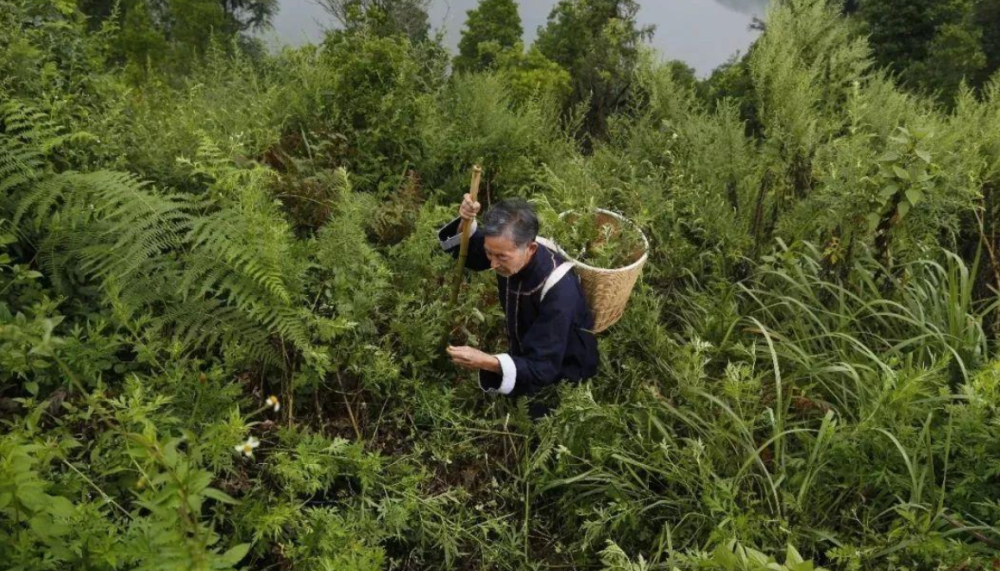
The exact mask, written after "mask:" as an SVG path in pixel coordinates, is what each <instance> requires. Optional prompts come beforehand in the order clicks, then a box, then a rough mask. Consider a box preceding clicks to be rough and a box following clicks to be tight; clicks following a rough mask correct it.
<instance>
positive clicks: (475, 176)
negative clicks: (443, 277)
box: [449, 165, 483, 309]
mask: <svg viewBox="0 0 1000 571" xmlns="http://www.w3.org/2000/svg"><path fill="white" fill-rule="evenodd" d="M482 175H483V169H481V168H479V165H475V166H473V167H472V183H471V184H470V185H469V196H470V197H472V202H476V200H478V196H479V179H480V178H481V177H482ZM461 226H462V229H461V233H462V241H461V242H460V246H459V249H458V265H457V266H456V267H455V277H454V278H453V279H454V281H453V282H452V285H451V303H450V305H449V307H450V308H452V309H454V308H455V304H456V303H458V291H459V290H460V289H461V288H462V276H463V275H464V273H465V272H464V270H465V260H466V258H468V257H469V230H470V228H471V227H472V224H470V223H469V221H468V220H465V219H463V220H462V222H461Z"/></svg>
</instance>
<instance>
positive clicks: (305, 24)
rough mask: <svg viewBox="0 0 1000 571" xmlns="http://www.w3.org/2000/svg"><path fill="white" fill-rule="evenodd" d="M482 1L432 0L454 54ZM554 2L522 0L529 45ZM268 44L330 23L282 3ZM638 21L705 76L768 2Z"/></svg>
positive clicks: (300, 3) (655, 0)
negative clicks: (469, 12)
mask: <svg viewBox="0 0 1000 571" xmlns="http://www.w3.org/2000/svg"><path fill="white" fill-rule="evenodd" d="M478 3H479V2H478V0H433V1H432V3H431V8H430V17H431V25H432V26H433V27H435V28H443V29H444V30H445V33H446V37H447V40H448V44H449V45H450V47H451V48H452V50H453V51H454V49H455V46H456V45H457V44H458V39H459V37H460V35H461V31H462V24H463V23H464V22H465V13H466V11H467V10H469V9H471V8H475V7H476V5H477V4H478ZM555 3H556V0H520V6H521V10H520V11H521V21H522V23H523V25H524V32H525V42H526V43H530V42H531V41H532V40H533V39H534V38H535V35H536V33H537V30H538V27H539V26H541V25H543V24H545V20H546V18H547V17H548V15H549V12H550V11H551V9H552V6H553V5H555ZM279 5H280V6H281V8H280V10H279V12H278V15H277V16H276V17H275V19H274V32H271V33H270V34H269V35H268V36H269V40H270V41H272V42H284V43H288V44H292V45H300V44H302V43H305V42H315V41H317V40H319V39H320V38H321V37H322V30H323V29H324V28H325V27H329V26H330V25H331V19H330V17H329V16H328V15H327V14H326V12H324V11H323V9H322V8H320V6H319V5H318V4H316V2H315V1H314V0H279ZM640 5H641V6H642V10H641V11H640V12H639V20H640V21H641V23H643V24H655V25H656V35H655V36H654V37H653V45H654V46H655V47H656V48H657V49H658V50H659V51H660V52H661V53H662V54H663V55H664V56H665V57H667V58H670V59H679V60H683V61H685V62H687V63H688V65H690V66H692V67H694V68H695V69H696V70H697V71H698V75H700V76H705V75H707V74H708V73H710V72H711V71H712V69H713V68H715V66H717V65H719V64H721V63H723V62H725V61H726V60H727V59H729V57H730V56H731V55H732V54H734V53H736V52H737V51H739V52H745V51H746V48H747V46H749V45H750V42H751V41H753V39H754V37H755V35H756V32H753V31H751V30H750V29H749V25H750V22H751V20H752V18H753V16H755V15H756V16H763V13H764V9H765V7H766V5H767V0H640Z"/></svg>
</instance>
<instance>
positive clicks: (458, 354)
mask: <svg viewBox="0 0 1000 571" xmlns="http://www.w3.org/2000/svg"><path fill="white" fill-rule="evenodd" d="M447 351H448V356H450V357H451V361H452V362H453V363H455V364H456V365H458V366H459V367H462V368H463V369H470V370H473V371H478V370H480V369H483V370H487V371H493V372H494V373H496V372H499V371H500V361H499V360H498V359H497V358H496V357H494V356H493V355H490V354H488V353H484V352H482V351H480V350H479V349H476V348H474V347H450V346H449V347H448V349H447Z"/></svg>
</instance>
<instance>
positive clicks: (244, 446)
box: [233, 436, 260, 458]
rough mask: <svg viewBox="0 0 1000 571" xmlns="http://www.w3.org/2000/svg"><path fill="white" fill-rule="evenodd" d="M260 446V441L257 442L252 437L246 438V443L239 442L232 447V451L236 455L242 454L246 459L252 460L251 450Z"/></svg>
mask: <svg viewBox="0 0 1000 571" xmlns="http://www.w3.org/2000/svg"><path fill="white" fill-rule="evenodd" d="M258 446H260V440H257V439H256V438H254V437H253V436H250V437H249V438H247V440H246V442H241V443H240V444H237V445H236V446H233V450H236V452H238V453H242V454H243V455H244V456H246V457H247V458H253V449H254V448H257V447H258Z"/></svg>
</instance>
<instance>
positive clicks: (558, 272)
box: [542, 262, 573, 301]
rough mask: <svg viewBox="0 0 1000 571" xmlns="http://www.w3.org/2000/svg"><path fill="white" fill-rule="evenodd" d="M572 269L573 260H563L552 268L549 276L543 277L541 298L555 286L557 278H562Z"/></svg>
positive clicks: (543, 298)
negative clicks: (543, 283)
mask: <svg viewBox="0 0 1000 571" xmlns="http://www.w3.org/2000/svg"><path fill="white" fill-rule="evenodd" d="M572 269H573V262H563V263H561V264H559V266H557V267H556V269H554V270H552V273H551V274H549V277H548V278H546V279H545V285H544V286H543V287H542V300H543V301H544V300H545V294H547V293H549V290H550V289H552V288H553V287H555V285H556V284H557V283H559V280H561V279H563V278H564V277H565V276H566V274H568V273H569V271H570V270H572Z"/></svg>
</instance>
